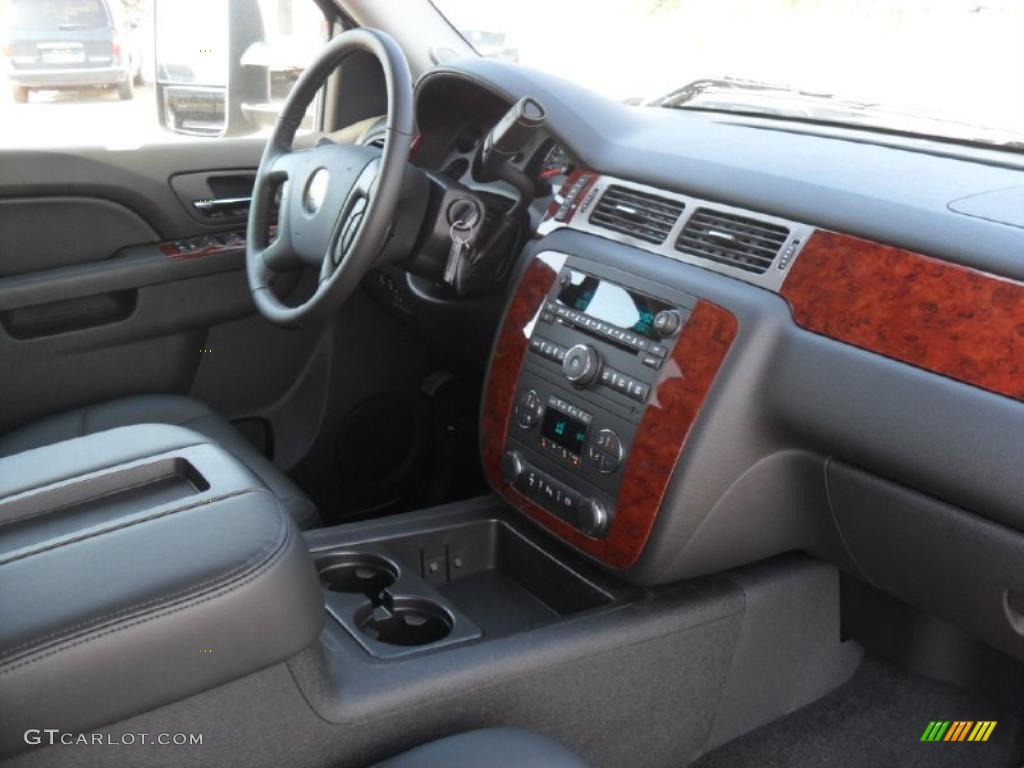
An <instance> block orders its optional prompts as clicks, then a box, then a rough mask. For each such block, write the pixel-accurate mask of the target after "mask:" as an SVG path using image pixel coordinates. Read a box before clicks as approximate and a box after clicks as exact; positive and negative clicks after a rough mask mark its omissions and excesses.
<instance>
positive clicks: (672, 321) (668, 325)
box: [654, 309, 683, 338]
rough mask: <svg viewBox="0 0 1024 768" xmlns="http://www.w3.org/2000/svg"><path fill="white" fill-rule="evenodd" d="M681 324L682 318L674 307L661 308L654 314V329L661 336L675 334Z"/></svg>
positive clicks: (665, 336) (666, 336)
mask: <svg viewBox="0 0 1024 768" xmlns="http://www.w3.org/2000/svg"><path fill="white" fill-rule="evenodd" d="M682 324H683V319H682V318H681V317H680V316H679V313H678V312H676V311H675V310H674V309H663V310H662V311H661V312H659V313H658V314H657V315H655V316H654V330H655V332H656V333H657V334H658V335H659V336H661V337H662V338H668V337H669V336H673V335H675V333H676V331H678V330H679V328H680V326H682Z"/></svg>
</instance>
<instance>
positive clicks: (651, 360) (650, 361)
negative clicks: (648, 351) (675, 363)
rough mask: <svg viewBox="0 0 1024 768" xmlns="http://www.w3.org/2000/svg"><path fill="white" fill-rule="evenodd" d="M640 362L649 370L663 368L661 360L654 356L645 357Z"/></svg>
mask: <svg viewBox="0 0 1024 768" xmlns="http://www.w3.org/2000/svg"><path fill="white" fill-rule="evenodd" d="M640 362H642V363H643V364H644V365H646V366H647V367H648V368H661V358H659V357H655V356H654V355H644V356H643V358H642V359H641V360H640Z"/></svg>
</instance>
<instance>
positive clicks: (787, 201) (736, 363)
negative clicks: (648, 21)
mask: <svg viewBox="0 0 1024 768" xmlns="http://www.w3.org/2000/svg"><path fill="white" fill-rule="evenodd" d="M525 95H529V96H531V97H533V98H535V99H537V100H539V101H540V102H541V103H543V104H544V106H545V108H546V110H547V113H548V118H547V123H546V125H545V131H544V135H543V136H541V137H539V138H538V139H537V141H536V142H535V143H534V144H533V145H532V146H531V147H530V148H529V151H525V152H524V153H523V156H522V157H520V158H517V159H516V162H517V163H518V164H519V165H520V167H521V169H522V170H523V171H524V172H526V173H528V174H529V175H530V176H531V178H533V179H534V180H535V182H536V184H537V186H538V196H537V200H536V201H535V203H534V215H535V222H534V223H535V229H534V232H533V237H532V239H531V240H530V242H529V243H528V244H527V246H526V247H525V249H524V250H523V251H522V253H521V254H519V255H518V257H517V259H516V264H517V267H516V270H515V272H514V274H513V275H512V277H511V278H510V280H509V286H508V293H507V295H506V296H505V297H502V298H498V297H495V300H494V301H495V303H497V304H499V305H503V309H502V310H501V313H502V314H501V319H500V321H498V323H497V326H496V328H495V329H494V331H493V334H494V335H493V346H492V348H491V352H490V357H489V363H488V371H487V380H486V387H485V394H484V405H483V411H482V417H481V444H482V450H483V461H484V466H485V471H486V472H487V475H488V478H489V480H490V481H491V484H492V486H493V487H494V489H495V490H496V492H498V493H499V494H500V495H502V496H503V497H504V498H505V499H506V500H507V501H508V502H509V503H510V504H512V505H513V506H515V507H517V508H518V509H520V510H521V511H522V512H523V514H525V515H527V516H528V517H530V518H531V519H533V520H534V521H535V522H537V523H538V524H539V525H540V526H542V527H544V528H545V529H547V530H548V531H550V532H551V533H553V534H554V535H557V536H558V537H560V538H562V539H563V540H564V541H566V542H567V543H568V544H570V545H571V546H573V547H575V548H576V549H577V550H579V551H580V552H582V553H584V554H586V555H587V556H589V557H591V558H592V559H593V560H595V561H596V562H598V563H600V564H602V565H604V566H606V567H609V568H612V569H615V570H616V571H617V572H618V573H619V574H620V575H621V576H622V577H623V578H625V579H628V580H631V581H634V582H636V583H642V584H652V583H661V582H666V581H674V580H678V579H681V578H687V577H692V576H700V575H704V574H709V573H716V572H719V571H722V570H724V569H727V568H730V567H734V566H737V565H741V564H743V563H747V562H752V561H755V560H760V559H764V558H766V557H771V556H773V555H776V554H779V553H782V552H786V551H790V550H803V551H807V552H810V553H812V554H814V555H815V556H817V557H820V558H822V559H825V560H828V561H830V562H833V563H835V564H837V565H838V566H839V567H840V568H842V569H844V570H846V571H847V572H849V573H851V574H854V575H856V576H857V577H859V578H861V579H863V580H865V581H867V582H868V583H871V584H873V585H875V586H877V587H879V588H881V589H883V590H885V591H887V592H889V593H890V594H893V595H895V596H897V597H898V598H900V599H902V600H905V601H907V602H909V603H912V604H914V605H917V606H919V607H922V608H923V609H926V610H928V611H930V612H932V613H934V614H935V615H939V616H942V617H944V618H947V619H948V620H950V621H953V622H954V623H957V624H959V625H961V626H963V627H965V628H966V629H968V631H970V632H972V633H973V634H975V635H976V636H979V637H981V638H982V639H984V640H985V641H986V642H988V643H990V644H992V645H995V646H996V647H999V648H1001V649H1002V650H1004V651H1006V652H1008V653H1011V654H1013V655H1015V656H1017V657H1018V658H1024V573H1022V571H1021V569H1020V567H1019V563H1020V562H1022V561H1024V511H1022V510H1024V507H1022V506H1021V505H1020V499H1021V498H1024V452H1022V451H1021V450H1020V435H1021V434H1024V404H1022V402H1021V400H1024V331H1022V330H1021V329H1024V259H1021V258H1020V256H1021V254H1024V212H1017V213H1016V214H1015V213H1014V212H1013V210H1012V206H1007V205H1005V201H1004V202H1003V203H1000V197H999V195H1000V190H1013V189H1017V188H1020V187H1021V186H1024V163H1022V162H1019V158H1015V157H1013V156H1011V155H1007V154H1006V153H997V152H989V151H985V150H966V149H965V150H955V151H954V149H952V148H950V147H948V146H943V145H938V146H932V145H927V146H924V145H922V144H921V143H920V142H917V143H912V142H904V143H900V142H899V141H897V140H896V139H893V138H891V137H884V138H879V137H877V136H871V135H869V134H864V133H862V132H858V131H856V130H852V129H851V130H849V131H839V130H837V129H828V130H827V131H826V130H815V129H812V128H808V127H807V126H801V125H791V124H780V123H779V122H778V121H770V120H754V119H751V118H743V119H739V118H734V117H726V116H715V115H709V114H696V113H685V112H680V111H672V110H664V109H645V108H634V107H626V106H623V105H619V104H614V103H612V102H609V101H607V100H605V99H603V98H602V97H600V96H597V95H595V94H592V93H589V92H587V91H585V90H582V89H580V88H578V87H576V86H574V85H572V84H570V83H567V82H565V81H562V80H560V79H558V78H555V77H550V76H547V75H543V74H540V73H537V72H533V71H530V70H527V69H524V68H521V67H517V66H514V65H510V64H505V63H501V62H493V61H487V60H470V61H466V62H459V63H455V64H451V65H446V66H444V67H440V68H438V69H435V70H433V71H431V72H429V73H427V74H426V75H425V76H424V77H423V78H422V79H421V81H420V83H419V84H418V87H417V105H418V106H417V109H418V113H417V117H418V123H419V126H420V131H421V135H422V141H421V144H420V148H419V150H418V152H417V156H416V162H417V163H418V164H420V165H421V166H423V167H426V168H429V169H432V170H435V171H438V172H442V173H446V174H448V175H450V176H451V177H452V178H458V179H460V180H461V181H462V182H463V183H465V184H466V185H467V186H470V187H473V186H474V185H477V184H478V183H477V182H476V181H475V180H474V179H473V178H472V159H473V155H474V153H475V152H476V151H477V147H478V145H479V141H480V139H481V137H482V136H483V135H485V134H486V132H487V131H488V130H489V127H490V126H492V125H493V124H494V123H495V122H496V121H497V120H498V119H499V118H500V116H501V115H502V114H503V113H504V112H505V110H507V109H508V107H509V105H510V104H512V103H513V102H514V101H516V100H517V99H519V98H521V97H522V96H525ZM479 186H480V187H485V186H487V185H479ZM487 189H488V191H489V192H490V193H492V194H495V195H501V194H503V190H502V188H501V187H500V183H499V184H496V185H495V184H492V185H490V186H489V187H487ZM595 302H596V303H595ZM666 313H667V314H666ZM666 318H668V319H666ZM658 323H660V325H658ZM965 543H966V546H964V544H965Z"/></svg>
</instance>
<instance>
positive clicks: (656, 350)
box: [651, 344, 668, 358]
mask: <svg viewBox="0 0 1024 768" xmlns="http://www.w3.org/2000/svg"><path fill="white" fill-rule="evenodd" d="M651 354H652V355H654V356H656V357H661V358H665V357H668V347H666V346H665V345H664V344H652V345H651Z"/></svg>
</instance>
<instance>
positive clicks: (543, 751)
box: [376, 728, 590, 768]
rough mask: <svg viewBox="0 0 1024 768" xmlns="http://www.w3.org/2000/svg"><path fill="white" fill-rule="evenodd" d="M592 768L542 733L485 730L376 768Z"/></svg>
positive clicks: (420, 749) (441, 741) (406, 754)
mask: <svg viewBox="0 0 1024 768" xmlns="http://www.w3.org/2000/svg"><path fill="white" fill-rule="evenodd" d="M440 766H444V768H523V767H524V766H537V768H541V767H543V768H589V766H590V764H589V763H587V762H584V760H583V758H581V757H580V756H579V755H577V754H576V753H575V752H573V751H572V750H570V749H569V748H568V747H565V746H563V745H561V744H559V743H558V742H557V741H554V740H553V739H549V738H548V737H547V736H542V735H541V734H539V733H532V732H530V731H524V730H522V729H520V728H485V729H483V730H479V731H469V732H468V733H460V734H457V735H455V736H449V737H448V738H445V739H439V740H438V741H434V742H431V743H429V744H424V745H423V746H421V747H416V749H412V750H409V751H408V752H404V753H402V754H401V755H398V756H397V757H393V758H391V759H390V760H386V761H384V762H383V763H380V764H378V765H377V766H376V768H439V767H440Z"/></svg>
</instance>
